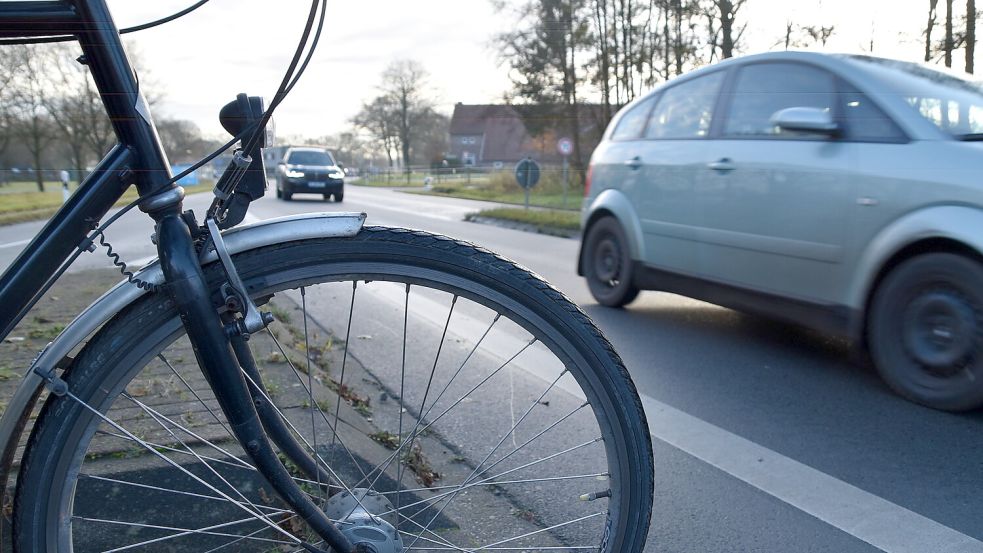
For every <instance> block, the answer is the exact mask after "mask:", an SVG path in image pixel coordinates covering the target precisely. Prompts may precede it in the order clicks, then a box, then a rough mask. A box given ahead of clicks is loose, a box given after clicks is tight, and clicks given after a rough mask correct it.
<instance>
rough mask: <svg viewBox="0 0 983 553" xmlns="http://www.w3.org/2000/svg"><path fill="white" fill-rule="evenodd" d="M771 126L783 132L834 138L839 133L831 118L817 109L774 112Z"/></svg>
mask: <svg viewBox="0 0 983 553" xmlns="http://www.w3.org/2000/svg"><path fill="white" fill-rule="evenodd" d="M770 122H771V124H772V125H775V126H777V127H778V128H780V129H782V130H784V131H795V132H810V133H817V134H824V135H827V136H835V135H836V134H838V133H839V132H840V126H839V125H837V124H836V122H835V121H833V116H832V115H830V113H829V112H828V111H826V110H822V109H819V108H785V109H783V110H780V111H776V112H775V114H774V115H772V116H771V119H770Z"/></svg>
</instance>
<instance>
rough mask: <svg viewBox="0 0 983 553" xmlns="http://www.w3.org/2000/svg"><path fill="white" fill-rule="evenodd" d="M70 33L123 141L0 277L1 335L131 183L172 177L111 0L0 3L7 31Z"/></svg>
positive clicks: (147, 184) (153, 184)
mask: <svg viewBox="0 0 983 553" xmlns="http://www.w3.org/2000/svg"><path fill="white" fill-rule="evenodd" d="M66 34H67V35H75V36H76V37H77V38H78V42H79V44H80V45H81V46H82V52H83V54H84V58H83V59H84V60H85V61H86V63H88V65H89V69H90V71H91V73H92V77H93V80H94V81H95V83H96V85H97V87H98V89H99V91H100V94H101V96H102V101H103V103H104V105H105V107H106V113H107V114H108V115H109V118H110V120H111V121H112V125H113V130H114V131H115V133H116V136H117V138H118V140H119V144H117V145H116V146H115V147H114V148H113V149H112V151H110V153H109V154H108V155H107V156H106V157H105V159H103V161H102V162H101V163H100V164H99V165H98V166H97V167H96V170H95V171H94V172H93V173H92V174H91V175H89V177H88V178H86V179H85V180H84V181H83V182H82V184H81V185H80V186H79V189H78V190H77V191H76V193H75V194H74V195H72V197H71V198H70V199H69V201H68V202H67V203H66V204H65V205H64V206H62V208H61V209H60V210H59V211H58V213H57V214H55V216H54V217H52V219H51V220H50V221H49V222H48V224H47V225H45V227H44V229H43V230H42V231H41V232H40V234H38V235H37V236H36V237H35V238H34V240H32V241H31V243H30V244H29V245H28V246H27V247H26V248H25V249H24V251H23V252H22V253H21V255H20V256H18V257H17V260H16V261H14V263H13V264H12V265H11V266H10V268H8V269H7V271H6V272H5V273H4V274H3V276H2V277H0V306H3V308H2V311H0V339H2V338H4V337H6V336H7V334H9V333H10V331H11V330H12V329H13V327H14V326H15V325H16V324H17V323H18V322H19V321H20V320H21V319H22V318H23V317H24V315H25V314H26V313H27V311H28V310H30V308H31V307H32V306H33V305H34V304H35V303H36V302H37V301H38V299H39V298H40V297H41V295H42V294H43V293H44V292H45V290H47V288H48V287H49V286H50V285H51V281H52V277H54V276H55V274H56V272H57V270H58V268H59V267H60V266H61V265H62V263H63V262H64V261H65V260H66V259H68V257H69V256H70V255H72V253H73V251H74V250H76V248H78V247H79V246H80V245H81V244H82V242H83V240H85V237H86V235H87V233H88V232H89V231H91V230H92V229H93V228H94V227H95V225H96V223H97V222H98V221H99V220H100V219H101V218H102V217H103V216H105V214H106V213H107V212H108V211H109V210H110V209H111V208H112V206H113V204H114V203H116V201H117V200H119V199H120V197H122V195H123V192H124V191H125V190H126V189H127V188H128V187H129V186H130V185H133V184H135V185H136V187H137V190H138V191H139V192H140V194H141V195H145V194H148V193H150V192H151V191H153V190H155V189H157V188H160V187H162V186H164V185H165V184H166V183H167V181H168V180H170V178H171V173H170V167H169V164H168V162H167V157H166V156H165V154H164V150H163V148H162V147H161V144H160V139H159V138H158V137H157V132H156V130H155V129H154V126H153V124H152V121H151V119H150V111H149V110H148V109H147V108H146V105H147V104H146V102H145V101H144V100H143V96H142V95H141V93H140V89H139V86H138V84H137V79H136V76H135V74H134V73H133V70H132V68H131V67H130V64H129V61H128V60H127V57H126V53H125V51H124V50H123V46H122V43H121V42H120V38H119V34H118V32H117V30H116V27H115V25H114V24H113V20H112V17H111V16H110V14H109V10H108V8H107V7H106V4H105V2H104V1H101V0H100V1H92V2H89V1H78V2H72V3H70V2H67V1H62V2H51V1H47V2H0V37H2V38H7V37H33V36H45V35H66ZM39 169H40V168H39ZM176 189H177V186H176V185H175V186H174V187H173V189H172V190H171V192H172V194H173V192H174V190H176ZM177 207H178V209H180V204H179V203H178V204H177Z"/></svg>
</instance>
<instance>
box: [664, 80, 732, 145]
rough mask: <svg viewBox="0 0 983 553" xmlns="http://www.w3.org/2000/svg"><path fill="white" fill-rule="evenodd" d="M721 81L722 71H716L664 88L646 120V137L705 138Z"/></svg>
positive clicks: (708, 130)
mask: <svg viewBox="0 0 983 553" xmlns="http://www.w3.org/2000/svg"><path fill="white" fill-rule="evenodd" d="M723 82H724V72H723V71H717V72H714V73H711V74H709V75H703V76H702V77H697V78H695V79H692V80H689V81H686V82H684V83H682V84H678V85H676V86H673V87H670V88H668V89H666V90H665V91H664V92H663V93H662V97H661V98H660V99H659V102H658V103H657V104H656V105H655V109H654V110H653V111H652V116H651V117H649V121H648V126H647V127H646V129H645V138H654V139H679V138H702V137H705V136H706V135H707V134H708V133H709V132H710V122H711V120H712V119H713V108H714V105H716V103H717V94H718V93H719V92H720V86H721V85H722V84H723Z"/></svg>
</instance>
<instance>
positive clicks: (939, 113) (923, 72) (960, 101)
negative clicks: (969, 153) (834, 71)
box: [850, 56, 983, 140]
mask: <svg viewBox="0 0 983 553" xmlns="http://www.w3.org/2000/svg"><path fill="white" fill-rule="evenodd" d="M850 57H851V58H852V59H853V60H855V61H859V62H863V63H868V64H872V65H877V66H880V67H884V68H888V69H893V70H894V71H892V72H891V73H892V75H891V76H890V77H888V78H889V79H890V80H892V81H893V84H895V85H897V86H898V89H899V90H901V91H902V95H903V96H904V99H905V101H906V102H907V103H908V105H910V106H911V107H912V108H913V109H914V110H915V111H916V112H917V113H918V114H919V115H921V116H922V117H924V118H925V119H927V120H929V121H930V122H932V124H934V125H935V126H937V127H939V128H940V129H942V130H943V131H945V132H947V133H949V134H951V135H953V136H954V137H955V138H958V139H961V140H983V84H981V83H979V82H974V81H969V80H966V79H961V78H959V77H956V76H954V75H951V74H948V73H943V72H941V71H936V70H934V69H930V68H928V67H926V66H924V65H920V64H917V63H910V62H903V61H897V60H888V59H883V58H874V57H869V56H850Z"/></svg>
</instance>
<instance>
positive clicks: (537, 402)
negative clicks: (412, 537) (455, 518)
mask: <svg viewBox="0 0 983 553" xmlns="http://www.w3.org/2000/svg"><path fill="white" fill-rule="evenodd" d="M565 374H567V370H566V369H564V370H563V371H562V372H561V373H560V375H559V376H557V377H556V379H554V380H553V382H551V383H550V385H549V386H548V387H547V388H546V390H544V391H543V393H542V394H540V396H539V397H538V398H537V399H536V400H535V401H533V402H532V405H530V406H529V408H528V409H526V412H525V413H523V414H522V417H520V418H519V420H518V421H516V422H515V423H514V424H512V428H510V429H509V431H508V432H507V433H506V434H505V435H504V436H502V439H501V440H499V441H498V443H497V444H495V447H493V448H492V450H491V451H490V452H488V455H485V458H484V459H482V460H481V462H480V463H478V466H477V467H475V468H474V471H472V473H471V475H470V476H468V477H467V478H465V479H464V482H463V484H467V483H468V481H470V480H471V478H473V477H474V476H475V475H476V474H478V471H479V469H481V467H482V466H484V464H485V463H486V462H488V460H489V459H490V458H491V456H492V455H494V454H495V452H496V451H498V448H500V447H501V446H502V444H504V443H505V440H507V439H508V437H509V436H511V435H512V433H513V432H515V429H516V428H518V426H519V425H520V424H522V422H523V421H524V420H526V417H528V416H529V413H531V412H532V410H533V409H535V408H536V406H537V405H540V404H541V402H542V401H543V398H545V397H546V395H547V394H549V392H550V390H552V389H553V387H554V386H556V383H557V382H559V381H560V379H561V378H563V376H564V375H565ZM463 484H462V485H463ZM459 493H460V492H456V493H455V494H454V495H453V496H452V497H451V498H450V499H448V500H447V503H444V506H443V507H441V508H440V510H439V511H437V514H435V515H434V516H433V518H431V519H430V522H428V523H427V525H426V528H427V529H429V528H430V525H432V524H433V523H434V521H435V520H437V517H439V516H440V514H441V513H443V511H444V509H446V508H447V507H448V506H450V504H451V503H452V502H453V501H454V500H455V499H456V498H457V496H458V494H459ZM415 543H416V542H415V541H414V542H412V543H410V545H409V547H413V545H414V544H415Z"/></svg>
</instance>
